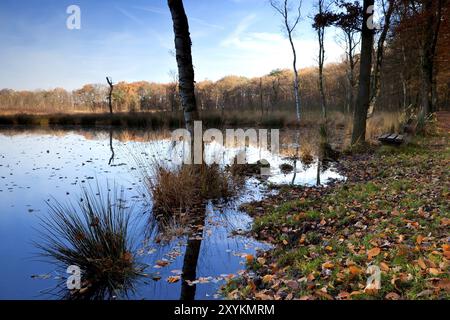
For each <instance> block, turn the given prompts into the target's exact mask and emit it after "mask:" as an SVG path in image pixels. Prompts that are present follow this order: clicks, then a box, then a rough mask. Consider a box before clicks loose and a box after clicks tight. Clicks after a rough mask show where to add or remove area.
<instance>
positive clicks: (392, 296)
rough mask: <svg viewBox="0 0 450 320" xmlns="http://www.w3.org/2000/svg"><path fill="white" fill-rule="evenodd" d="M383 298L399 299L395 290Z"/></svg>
mask: <svg viewBox="0 0 450 320" xmlns="http://www.w3.org/2000/svg"><path fill="white" fill-rule="evenodd" d="M385 298H386V299H387V300H398V299H400V296H399V295H398V294H397V293H395V292H389V293H388V294H387V295H386V297H385Z"/></svg>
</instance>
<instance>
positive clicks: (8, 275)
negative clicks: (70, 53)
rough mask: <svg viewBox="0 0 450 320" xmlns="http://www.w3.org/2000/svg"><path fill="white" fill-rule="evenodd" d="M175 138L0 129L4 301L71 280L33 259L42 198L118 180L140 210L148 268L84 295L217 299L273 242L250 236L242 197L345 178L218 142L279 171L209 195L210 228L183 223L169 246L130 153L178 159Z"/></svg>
mask: <svg viewBox="0 0 450 320" xmlns="http://www.w3.org/2000/svg"><path fill="white" fill-rule="evenodd" d="M171 144H172V143H171V141H170V140H169V139H168V136H167V134H166V133H161V132H132V131H130V132H121V131H114V132H112V131H106V132H97V131H60V132H56V133H54V132H41V131H40V132H34V133H33V132H29V131H25V132H20V133H18V134H13V133H12V132H8V133H3V132H1V133H0V145H1V146H2V148H1V149H0V202H1V203H2V214H1V215H0V255H1V256H2V257H3V258H2V261H1V263H0V272H1V274H2V275H3V277H0V299H34V298H42V296H40V295H39V292H42V291H45V290H47V289H48V288H49V287H52V288H54V287H55V285H57V284H58V283H59V282H60V281H61V278H66V277H67V274H65V270H60V269H54V267H53V266H50V267H49V265H48V264H44V263H42V262H41V261H34V260H33V261H30V260H29V257H30V255H31V253H32V252H33V251H34V250H33V248H32V246H31V244H30V242H31V240H34V239H37V238H38V235H39V232H40V231H42V229H41V227H40V226H39V217H41V216H43V215H45V214H46V212H47V207H46V206H45V205H44V202H43V200H48V199H50V196H52V197H54V198H55V199H56V200H58V201H59V202H60V203H66V202H67V201H69V200H72V201H77V199H76V196H75V195H76V194H78V193H79V188H80V185H87V184H96V185H98V186H99V188H100V189H101V190H108V182H109V183H112V181H114V182H115V183H116V184H117V185H118V186H120V187H121V188H123V189H124V195H123V199H124V201H125V202H126V203H127V204H129V205H130V206H132V207H133V212H132V217H133V220H136V221H137V222H136V224H137V226H136V228H133V229H132V230H130V231H129V234H130V235H131V236H133V237H134V238H136V243H137V244H138V246H137V248H136V249H135V250H132V253H133V256H135V257H136V258H137V259H140V260H142V263H144V264H146V265H148V266H149V267H148V268H147V269H146V270H145V273H144V275H143V276H142V277H139V278H138V280H137V281H133V285H132V286H130V287H126V286H123V289H126V288H129V290H123V291H122V292H121V290H120V286H119V285H117V286H114V287H116V288H119V291H117V290H110V291H109V292H108V294H107V297H105V295H104V292H105V290H104V289H102V287H101V286H98V287H97V288H95V286H93V285H92V284H91V287H90V288H91V291H90V293H89V295H88V294H87V292H84V297H86V298H91V299H94V298H98V299H100V298H102V297H103V298H106V299H107V298H108V296H109V298H111V297H112V296H115V297H116V298H129V299H180V298H183V299H192V298H195V299H216V298H220V296H217V295H216V293H217V290H218V288H219V287H220V286H221V284H223V283H224V282H225V279H226V278H227V277H228V276H229V275H230V274H234V275H236V274H237V273H238V272H239V270H241V269H243V268H245V266H244V262H245V259H244V258H243V257H244V256H245V255H246V254H255V252H256V250H258V249H264V248H267V246H266V245H265V244H263V243H260V242H257V241H255V240H254V239H251V238H248V237H246V236H245V235H244V233H245V230H248V229H249V228H250V227H251V222H252V220H251V218H250V217H249V216H247V215H246V214H245V213H243V212H240V211H239V210H238V207H239V205H240V204H241V203H242V202H248V201H252V200H259V199H261V198H262V197H263V196H264V194H265V193H266V192H267V191H266V184H267V183H291V182H292V181H293V180H294V183H295V184H310V185H311V184H315V183H316V182H317V174H318V172H319V175H320V182H321V183H326V182H327V181H328V180H329V179H331V178H335V177H336V178H340V176H339V175H338V174H337V173H336V172H334V171H333V167H332V166H330V167H329V168H326V165H325V163H324V162H322V163H321V168H320V169H319V171H317V170H318V167H317V166H316V164H315V163H313V164H312V165H311V166H310V167H308V168H304V167H302V165H301V162H300V161H298V162H297V164H296V165H295V167H296V168H295V170H293V171H291V172H287V171H284V172H282V170H281V169H280V165H281V164H283V163H289V164H292V159H288V158H287V154H285V153H283V152H284V151H283V150H282V152H281V154H279V155H275V154H271V153H270V152H268V151H267V152H266V151H263V150H261V149H259V148H257V147H255V146H247V147H246V148H244V149H242V148H233V147H227V148H221V147H219V146H217V144H214V143H210V144H208V145H207V146H206V150H205V153H206V154H207V157H210V156H212V155H214V154H216V155H217V154H219V155H220V159H221V165H226V163H227V162H228V161H229V159H231V158H232V157H233V156H234V155H236V154H237V153H238V152H240V151H242V150H244V151H245V152H246V157H247V159H248V160H249V162H256V161H257V160H259V159H261V158H265V159H267V160H268V161H269V162H270V164H271V166H270V173H271V175H270V176H269V177H268V178H267V179H266V180H265V181H261V180H259V179H257V177H250V178H248V179H246V180H245V182H243V184H242V185H241V186H239V187H238V189H239V190H240V191H241V192H240V194H239V196H238V197H236V199H232V200H233V201H231V202H229V203H226V204H225V203H220V202H216V203H214V204H213V203H212V202H208V203H207V204H206V208H205V210H204V217H203V216H202V219H200V220H201V221H196V222H195V225H197V226H200V227H201V229H202V230H201V231H202V232H201V236H200V229H197V231H198V232H199V234H197V236H198V237H190V236H187V235H186V232H185V231H186V230H184V228H180V232H179V233H177V234H174V236H173V238H172V240H171V241H169V242H166V243H164V242H162V241H160V238H159V237H158V236H157V234H156V233H152V235H149V234H148V232H147V233H145V232H143V231H142V230H145V228H147V229H148V228H149V225H148V224H149V221H148V217H149V215H150V214H149V211H148V210H147V211H146V210H142V209H141V208H142V206H143V205H144V202H146V201H148V200H149V199H148V198H147V197H143V196H142V190H141V186H142V179H141V178H140V175H139V168H137V167H136V165H135V163H134V162H133V159H132V156H131V154H135V153H140V152H143V153H144V154H143V157H144V158H145V160H150V159H152V158H159V159H165V160H168V163H171V162H170V160H171V159H173V153H174V152H179V151H180V149H179V147H178V146H171ZM177 150H178V151H177ZM217 151H218V152H219V153H217ZM112 156H113V157H112ZM111 158H112V159H113V160H111ZM108 164H110V165H108ZM294 175H295V177H294V179H293V176H294ZM143 211H145V212H143ZM180 227H183V225H182V224H180ZM195 232H196V230H194V233H195ZM62 239H63V238H62ZM11 244H14V246H11ZM161 260H164V261H166V260H167V265H166V266H164V267H160V266H159V265H158V263H157V262H158V261H161ZM174 272H176V273H174ZM174 274H176V275H178V274H179V275H181V277H180V281H178V282H174V283H170V282H168V281H167V279H169V278H170V277H171V276H173V275H174ZM135 279H137V278H135ZM200 279H201V281H199V280H200ZM121 282H122V283H123V281H121ZM189 284H191V285H189ZM62 289H65V287H62ZM65 290H66V291H65V293H66V294H67V289H65ZM95 292H97V293H95ZM65 297H66V298H68V297H69V296H65ZM72 297H73V295H72ZM78 298H80V296H78Z"/></svg>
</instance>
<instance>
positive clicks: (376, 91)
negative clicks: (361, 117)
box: [367, 0, 394, 117]
mask: <svg viewBox="0 0 450 320" xmlns="http://www.w3.org/2000/svg"><path fill="white" fill-rule="evenodd" d="M393 12H394V0H390V1H389V7H388V9H387V11H386V15H385V16H384V26H383V30H382V31H381V34H380V38H379V39H378V45H377V53H376V61H375V70H374V74H373V82H372V93H371V98H370V103H369V111H368V115H367V116H368V117H371V116H372V115H373V111H374V109H375V104H376V102H377V98H378V96H379V95H380V74H381V66H382V64H383V56H384V42H385V41H386V37H387V34H388V31H389V27H390V25H391V16H392V13H393Z"/></svg>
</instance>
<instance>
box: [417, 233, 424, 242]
mask: <svg viewBox="0 0 450 320" xmlns="http://www.w3.org/2000/svg"><path fill="white" fill-rule="evenodd" d="M422 241H423V236H422V235H420V234H419V235H418V236H417V238H416V243H417V244H421V243H422Z"/></svg>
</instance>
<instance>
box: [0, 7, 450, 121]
mask: <svg viewBox="0 0 450 320" xmlns="http://www.w3.org/2000/svg"><path fill="white" fill-rule="evenodd" d="M445 12H448V7H445ZM443 16H444V17H446V18H445V19H444V20H443V21H442V26H441V28H442V29H441V32H440V36H439V38H438V39H437V54H436V57H435V62H434V63H435V68H434V70H435V74H434V75H433V86H434V87H433V100H434V102H435V105H436V106H437V109H444V108H448V107H449V105H450V27H449V19H448V15H443ZM418 28H420V24H419V23H418V22H417V21H416V19H415V16H414V15H412V16H405V17H401V19H400V18H399V20H398V21H395V23H394V24H393V27H392V28H391V30H390V31H389V34H388V38H387V41H386V45H385V57H384V61H383V65H382V69H381V74H380V95H379V97H378V99H377V100H376V102H377V103H376V110H382V111H397V110H402V109H406V108H407V107H409V106H411V105H412V106H420V104H421V98H422V97H421V96H420V95H421V91H422V90H421V85H422V84H421V72H422V70H421V56H422V52H421V43H420V41H419V40H418V39H417V34H418V33H419V31H420V30H419V29H418ZM326 49H327V48H326V47H325V50H326ZM261 54H264V53H261ZM374 55H375V52H374ZM351 60H352V63H349V61H350V59H349V56H348V55H346V57H345V58H344V59H343V61H342V62H340V63H333V64H328V65H326V66H325V69H324V77H325V84H324V85H325V95H326V100H327V104H328V108H329V109H330V110H331V111H344V112H351V111H352V110H353V106H354V102H355V101H352V99H351V97H353V100H354V97H355V96H356V93H355V91H356V88H357V81H356V79H357V78H358V76H357V75H358V73H359V70H358V69H359V64H358V61H359V56H358V54H357V53H355V55H354V56H353V57H352V59H351ZM218 63H220V61H218ZM299 73H300V95H301V102H302V108H303V110H306V111H314V110H317V111H319V108H320V94H319V89H318V81H319V79H318V69H317V68H314V67H311V68H306V69H302V70H300V72H299ZM149 76H150V75H149ZM173 78H176V76H174V77H173ZM352 79H353V80H352ZM351 93H353V94H351ZM196 94H197V102H198V106H199V109H200V110H216V112H218V113H219V114H220V113H226V112H230V111H239V110H251V111H257V112H259V113H264V114H270V113H272V112H274V111H277V110H278V111H282V110H293V109H294V92H293V73H292V72H291V71H290V70H274V71H272V72H270V73H269V74H267V75H265V76H263V77H256V78H245V77H239V76H227V77H224V78H222V79H220V80H218V81H216V82H213V81H208V80H206V81H201V82H198V83H197V84H196ZM107 95H108V86H107V84H106V82H105V84H87V85H85V86H83V88H81V89H79V90H74V91H66V90H64V89H61V88H57V89H54V90H37V91H14V90H9V89H3V90H0V113H3V114H5V113H72V112H84V113H91V112H96V113H97V112H106V111H107V110H108V103H107ZM112 100H113V108H114V111H115V112H142V111H166V112H167V111H173V112H175V111H177V110H180V108H181V105H180V101H179V97H178V84H177V82H176V81H175V80H174V81H173V82H171V83H165V84H161V83H150V82H146V81H140V82H133V83H125V82H119V83H117V84H115V86H114V91H113V95H112Z"/></svg>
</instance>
